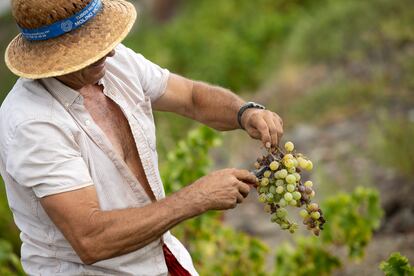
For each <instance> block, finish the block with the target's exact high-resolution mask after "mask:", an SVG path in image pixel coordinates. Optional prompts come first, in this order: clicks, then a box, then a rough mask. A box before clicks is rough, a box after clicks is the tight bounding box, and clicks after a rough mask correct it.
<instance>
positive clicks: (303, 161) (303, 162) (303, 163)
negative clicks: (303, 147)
mask: <svg viewBox="0 0 414 276" xmlns="http://www.w3.org/2000/svg"><path fill="white" fill-rule="evenodd" d="M298 162H299V167H301V168H302V169H305V168H306V167H307V166H308V161H307V160H306V159H305V158H303V157H298Z"/></svg>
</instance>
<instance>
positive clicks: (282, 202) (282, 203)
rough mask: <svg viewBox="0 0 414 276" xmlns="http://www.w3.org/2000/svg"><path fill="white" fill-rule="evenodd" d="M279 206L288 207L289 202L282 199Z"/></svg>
mask: <svg viewBox="0 0 414 276" xmlns="http://www.w3.org/2000/svg"><path fill="white" fill-rule="evenodd" d="M279 205H280V207H286V206H287V205H288V204H287V202H286V200H285V199H284V198H281V199H280V200H279Z"/></svg>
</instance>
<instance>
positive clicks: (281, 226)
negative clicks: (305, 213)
mask: <svg viewBox="0 0 414 276" xmlns="http://www.w3.org/2000/svg"><path fill="white" fill-rule="evenodd" d="M280 228H282V229H283V230H286V229H289V224H287V223H282V224H281V225H280Z"/></svg>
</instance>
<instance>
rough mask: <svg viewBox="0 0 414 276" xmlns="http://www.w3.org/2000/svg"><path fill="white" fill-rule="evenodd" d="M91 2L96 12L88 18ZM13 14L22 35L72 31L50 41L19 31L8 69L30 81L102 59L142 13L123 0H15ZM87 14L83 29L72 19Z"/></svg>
mask: <svg viewBox="0 0 414 276" xmlns="http://www.w3.org/2000/svg"><path fill="white" fill-rule="evenodd" d="M92 2H93V3H92ZM92 4H96V7H97V9H96V15H94V16H93V17H91V16H90V18H86V17H87V15H86V12H87V10H86V9H88V7H90V6H91V5H92ZM98 4H99V7H98ZM98 8H99V10H98ZM12 12H13V17H14V18H15V20H16V22H17V24H18V25H19V27H20V28H21V29H22V33H24V30H26V31H27V30H28V31H29V32H30V31H36V30H42V28H43V29H44V28H49V27H50V26H52V25H55V27H56V25H59V28H61V29H63V30H65V32H66V31H67V32H66V33H64V34H61V35H59V36H57V37H54V38H49V39H46V40H29V39H28V38H27V36H23V35H22V34H19V35H17V36H16V37H15V38H14V39H13V40H12V41H11V42H10V44H9V46H8V47H7V49H6V53H5V61H6V65H7V67H9V69H10V70H11V71H12V72H13V73H15V74H16V75H18V76H21V77H25V78H30V79H40V78H47V77H56V76H61V75H65V74H68V73H72V72H75V71H78V70H80V69H82V68H85V67H86V66H88V65H90V64H92V63H94V62H96V61H98V60H99V59H101V58H102V57H104V56H105V55H106V54H108V53H109V52H110V51H111V50H112V49H113V48H115V46H116V45H117V44H118V43H120V42H121V41H122V40H123V39H124V38H125V37H126V36H127V34H128V32H129V31H130V30H131V28H132V25H133V23H134V22H135V19H136V17H137V14H136V11H135V8H134V6H133V5H132V4H131V3H129V2H126V1H124V0H12ZM85 15H86V17H85ZM82 16H83V18H82V19H81V20H83V21H84V22H83V24H80V26H79V27H78V28H76V29H75V28H72V23H70V22H69V23H68V21H69V20H68V19H71V18H72V19H73V18H75V17H76V18H80V17H82ZM65 20H66V21H65ZM61 22H63V23H61ZM85 22H86V23H85ZM66 23H67V24H66Z"/></svg>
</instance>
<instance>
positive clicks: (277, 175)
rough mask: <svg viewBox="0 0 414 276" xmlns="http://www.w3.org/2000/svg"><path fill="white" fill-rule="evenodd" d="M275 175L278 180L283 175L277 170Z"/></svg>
mask: <svg viewBox="0 0 414 276" xmlns="http://www.w3.org/2000/svg"><path fill="white" fill-rule="evenodd" d="M274 177H275V178H276V179H277V180H280V179H281V177H280V171H276V172H275V174H274Z"/></svg>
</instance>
